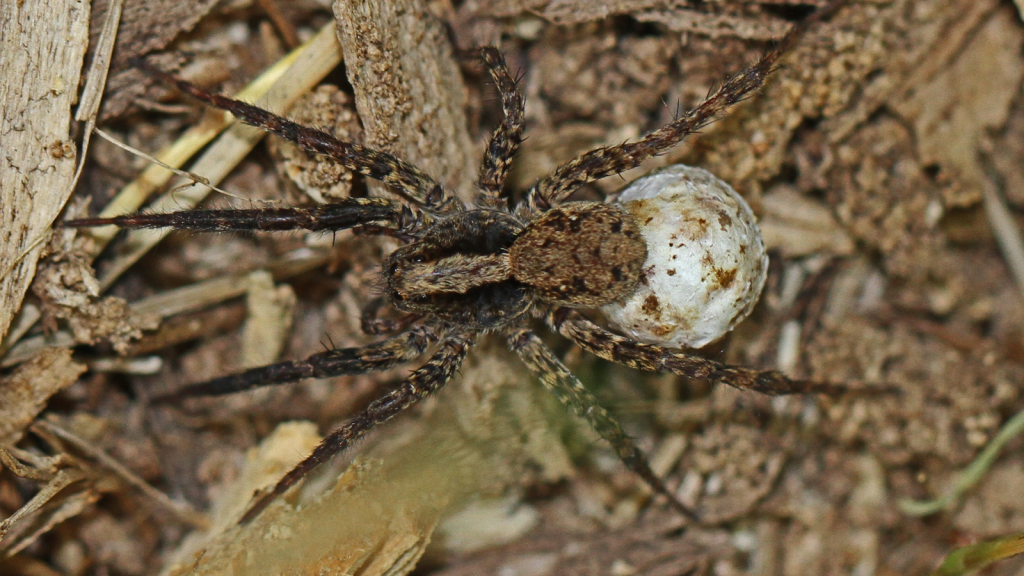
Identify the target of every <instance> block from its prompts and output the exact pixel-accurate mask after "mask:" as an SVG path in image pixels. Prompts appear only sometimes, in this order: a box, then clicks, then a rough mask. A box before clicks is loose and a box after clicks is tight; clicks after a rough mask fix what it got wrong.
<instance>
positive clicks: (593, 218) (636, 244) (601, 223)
mask: <svg viewBox="0 0 1024 576" xmlns="http://www.w3.org/2000/svg"><path fill="white" fill-rule="evenodd" d="M509 259H510V260H511V264H512V274H513V276H515V279H516V280H519V281H520V282H522V283H523V284H527V285H529V286H531V287H533V288H534V289H535V291H536V293H537V296H538V297H539V298H541V299H542V300H544V301H546V302H551V303H554V304H561V305H564V306H572V307H574V308H584V307H586V308H596V307H598V306H603V305H604V304H608V303H611V302H614V301H616V300H618V299H620V298H624V297H626V296H628V295H630V294H632V293H633V292H634V291H635V290H636V287H637V284H639V282H640V272H641V270H642V268H643V265H644V260H646V259H647V244H645V243H644V240H643V237H642V236H641V235H640V228H639V227H638V226H637V225H636V223H635V222H634V221H633V217H632V216H630V215H629V213H628V212H626V211H625V210H623V209H622V208H620V207H618V206H615V205H612V204H602V203H599V202H570V203H568V204H565V205H563V206H560V207H558V208H554V209H552V210H550V211H548V212H545V213H544V214H542V215H541V216H540V217H539V218H537V219H536V220H534V221H533V222H531V223H530V224H529V225H528V226H527V228H526V231H525V232H524V233H523V234H522V235H521V236H520V237H519V238H518V239H516V242H515V244H513V245H512V249H511V250H510V251H509Z"/></svg>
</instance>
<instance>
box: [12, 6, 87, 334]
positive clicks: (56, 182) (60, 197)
mask: <svg viewBox="0 0 1024 576" xmlns="http://www.w3.org/2000/svg"><path fill="white" fill-rule="evenodd" d="M88 27H89V5H88V4H87V3H83V2H75V1H69V0H46V1H43V0H40V1H38V2H4V3H3V5H2V7H0V29H2V30H3V31H4V32H3V34H2V35H0V54H3V55H4V56H3V58H0V111H2V116H0V148H2V149H3V156H4V162H3V163H2V165H0V338H2V337H3V335H4V334H6V333H7V329H8V327H9V326H10V324H11V320H12V318H13V317H14V315H15V314H16V313H17V312H18V309H19V308H20V307H21V301H22V299H23V298H24V297H25V291H26V290H28V286H29V283H30V282H31V281H32V277H33V275H34V274H35V268H36V262H37V260H38V259H39V255H40V253H41V252H42V249H43V247H44V246H45V242H44V240H45V239H46V237H47V236H48V234H49V227H50V225H51V224H52V223H53V221H54V220H55V219H56V217H57V214H59V213H60V211H61V209H62V208H63V207H64V202H65V201H67V199H68V196H69V195H70V194H71V181H72V179H73V177H74V174H75V160H76V158H77V155H78V154H77V149H76V146H75V143H74V141H73V140H72V138H71V114H72V110H71V106H72V105H73V104H74V103H75V100H76V99H77V91H78V81H79V75H80V73H81V69H82V62H83V59H84V57H85V50H86V46H87V43H88Z"/></svg>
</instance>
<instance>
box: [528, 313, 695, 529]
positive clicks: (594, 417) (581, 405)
mask: <svg viewBox="0 0 1024 576" xmlns="http://www.w3.org/2000/svg"><path fill="white" fill-rule="evenodd" d="M508 343H509V347H511V348H512V350H514V351H515V352H516V353H517V354H519V357H520V358H522V360H523V363H525V364H526V366H527V367H528V368H529V369H530V370H532V371H533V373H534V374H535V375H536V376H537V377H538V378H540V381H541V383H542V384H544V387H545V388H547V389H548V390H550V391H551V393H552V394H554V395H555V397H556V398H558V400H559V401H560V402H561V403H562V404H565V405H566V406H568V407H569V409H570V410H572V411H573V413H575V414H576V415H577V416H579V417H580V418H583V419H584V420H586V421H587V424H589V425H590V426H591V427H592V428H593V429H594V430H595V431H596V432H597V433H598V434H600V435H601V438H604V439H605V440H606V441H607V442H608V443H609V444H611V445H612V448H614V449H615V453H616V454H617V455H618V457H619V459H621V460H622V463H623V464H625V465H626V467H627V468H629V469H630V470H632V471H633V472H635V473H636V474H637V476H640V477H641V478H643V479H644V481H645V482H647V484H648V485H649V486H650V487H651V488H652V489H654V491H655V492H657V493H659V494H661V495H663V496H666V497H667V498H668V501H669V503H671V505H672V507H673V508H675V509H676V510H678V511H679V512H680V513H681V514H683V515H685V516H689V517H690V518H694V519H696V514H694V512H693V511H692V510H690V509H689V508H688V507H686V505H685V504H683V503H682V502H680V501H679V500H678V498H676V496H675V494H673V493H672V491H671V490H669V489H668V488H667V487H666V486H665V483H664V482H662V481H661V479H660V478H658V476H657V475H655V473H654V472H653V471H652V470H651V465H650V463H649V462H648V461H647V456H645V455H644V453H643V451H641V450H640V449H639V448H637V446H636V444H634V443H633V440H632V439H631V438H630V437H629V436H627V435H626V433H625V432H624V431H623V430H622V426H620V425H619V423H618V421H616V420H615V417H614V416H612V415H611V414H609V413H608V411H607V410H605V409H604V408H602V407H601V406H600V405H599V404H598V402H597V398H595V397H594V395H593V394H591V393H590V391H589V390H587V389H586V388H585V387H584V386H583V383H582V382H580V380H579V378H576V376H574V375H573V373H572V372H570V371H569V369H568V368H566V367H565V365H564V364H562V363H561V362H560V361H559V360H558V358H557V357H555V354H554V352H552V351H551V349H550V348H548V347H547V346H545V345H544V343H543V342H542V341H541V339H540V338H538V337H537V335H536V334H534V333H533V332H530V331H529V330H525V329H524V330H516V331H515V332H513V333H512V334H510V335H509V337H508Z"/></svg>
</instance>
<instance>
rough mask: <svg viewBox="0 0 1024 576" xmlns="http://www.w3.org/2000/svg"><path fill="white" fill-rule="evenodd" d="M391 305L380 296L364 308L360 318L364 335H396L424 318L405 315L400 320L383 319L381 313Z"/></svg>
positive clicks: (418, 315)
mask: <svg viewBox="0 0 1024 576" xmlns="http://www.w3.org/2000/svg"><path fill="white" fill-rule="evenodd" d="M389 304H390V301H388V299H387V298H385V297H383V296H378V297H376V298H374V299H373V300H370V302H369V303H367V304H366V306H364V307H363V310H362V313H361V314H360V316H359V328H360V329H362V331H363V334H367V335H370V336H376V335H379V334H394V333H395V332H398V331H399V330H405V329H406V328H407V327H409V326H411V325H412V323H413V322H416V321H417V320H419V319H420V318H422V317H423V315H422V314H413V313H409V314H403V315H401V316H400V317H398V318H395V319H390V318H381V317H380V311H381V310H382V309H383V308H385V307H387V306H388V305H389Z"/></svg>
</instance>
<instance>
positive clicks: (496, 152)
mask: <svg viewBox="0 0 1024 576" xmlns="http://www.w3.org/2000/svg"><path fill="white" fill-rule="evenodd" d="M480 57H481V58H482V59H483V61H484V64H486V65H487V69H488V70H489V71H490V73H491V78H493V79H494V84H495V86H496V87H497V88H498V93H499V94H501V109H502V111H503V112H504V114H505V116H504V118H503V119H502V121H501V124H499V125H498V127H497V128H495V129H494V134H493V135H491V140H490V142H488V144H487V150H485V151H484V159H483V165H482V166H481V167H480V181H479V186H480V196H479V198H478V199H477V204H478V205H480V206H481V207H488V208H498V207H501V206H503V205H504V200H503V199H502V198H501V191H502V188H503V187H504V186H505V179H506V178H508V172H509V169H510V168H511V166H512V159H513V158H514V157H515V155H516V151H517V150H519V145H520V144H521V143H522V141H523V126H524V124H525V120H524V118H523V113H524V110H525V109H526V102H525V100H523V95H522V94H520V93H519V88H518V86H517V84H518V83H517V81H516V79H515V78H513V77H512V75H511V74H509V72H508V67H507V66H506V65H505V58H504V57H503V56H502V55H501V53H500V52H498V50H497V48H494V47H493V46H488V47H485V48H481V49H480Z"/></svg>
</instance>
